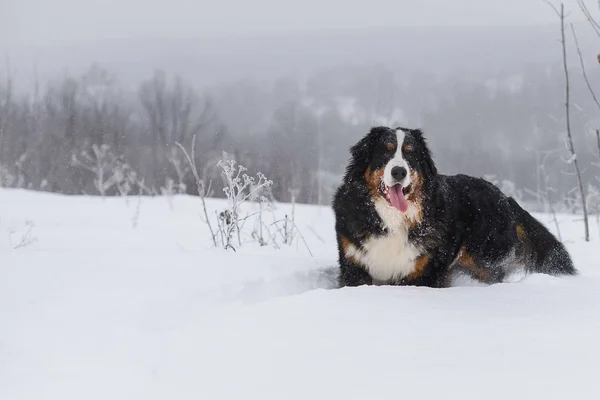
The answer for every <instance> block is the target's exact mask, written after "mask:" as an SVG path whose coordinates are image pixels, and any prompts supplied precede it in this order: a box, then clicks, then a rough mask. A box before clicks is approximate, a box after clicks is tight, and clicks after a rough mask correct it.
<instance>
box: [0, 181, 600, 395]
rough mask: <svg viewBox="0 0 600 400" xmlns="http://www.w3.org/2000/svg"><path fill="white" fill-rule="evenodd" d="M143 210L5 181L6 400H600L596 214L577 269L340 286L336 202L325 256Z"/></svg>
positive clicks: (317, 217)
mask: <svg viewBox="0 0 600 400" xmlns="http://www.w3.org/2000/svg"><path fill="white" fill-rule="evenodd" d="M137 204H138V199H137V198H136V197H132V198H130V199H129V204H126V202H125V200H124V199H123V198H107V199H105V200H103V199H101V198H95V197H66V196H60V195H52V194H41V193H34V192H28V191H22V190H6V189H3V190H0V321H1V326H0V399H3V400H17V399H27V400H29V399H36V400H38V399H60V400H69V399H77V400H80V399H86V400H90V399H103V400H106V399H143V400H151V399H176V400H177V399H277V400H280V399H328V400H331V399H401V398H410V399H441V398H444V399H507V398H514V399H544V400H547V399H598V398H600V384H599V383H598V377H599V374H600V262H599V261H598V260H599V255H600V246H599V243H600V238H599V235H598V225H597V224H596V221H595V220H593V221H592V228H593V233H594V234H593V238H592V239H593V240H592V242H591V243H585V242H583V240H582V234H583V226H582V221H581V218H580V217H578V216H574V215H560V216H559V218H560V227H561V230H562V235H563V239H564V240H565V243H566V244H567V246H568V249H569V251H570V252H571V255H572V257H573V259H574V261H575V264H576V267H577V268H578V269H579V271H580V274H579V275H578V276H576V277H561V278H557V277H551V276H546V275H529V276H525V277H514V278H513V279H512V280H511V281H510V282H509V283H503V284H498V285H492V286H483V285H474V284H473V283H471V282H469V281H468V280H464V281H462V282H457V286H456V287H453V288H449V289H431V288H418V287H387V286H379V287H358V288H343V289H334V288H333V286H334V282H335V278H336V273H337V269H336V264H337V260H336V259H337V249H336V244H335V235H334V230H333V224H334V220H333V214H332V212H331V210H330V209H329V208H327V207H316V206H297V209H296V221H297V223H298V226H299V228H300V231H301V232H302V234H303V236H304V237H305V239H306V242H307V244H308V246H309V248H310V250H311V251H312V253H313V256H311V255H309V254H308V251H307V250H306V247H305V246H304V244H303V243H302V241H298V242H297V243H295V244H294V245H292V246H285V247H284V248H282V249H279V250H277V249H274V248H271V247H262V248H261V247H258V246H257V245H253V244H246V245H245V246H243V247H242V248H240V249H238V251H237V252H235V253H234V252H232V251H225V250H221V249H214V248H212V245H211V242H210V236H209V234H208V230H207V228H206V227H205V225H204V224H203V222H202V220H201V218H200V216H201V208H200V202H199V199H197V198H194V197H188V196H176V197H175V198H174V199H173V202H172V206H171V207H170V205H169V202H168V201H167V199H166V198H164V197H162V198H142V199H141V202H140V203H139V204H140V206H139V210H137V211H136V209H137V208H138V207H137ZM223 205H224V203H223V202H222V201H219V200H210V201H209V208H210V209H211V213H212V211H213V210H216V209H220V208H222V207H223ZM286 212H288V213H289V212H290V206H289V205H278V208H277V210H276V213H277V214H278V215H280V216H281V215H283V214H284V213H286ZM136 213H138V214H139V215H138V224H137V226H135V227H134V226H133V225H134V224H133V220H134V219H135V215H136ZM537 217H538V218H540V220H541V221H542V222H544V223H545V224H547V225H548V226H549V227H550V228H553V226H554V225H553V224H552V223H551V220H550V218H549V217H548V216H546V215H537ZM28 231H29V236H27V232H28ZM27 238H29V239H30V240H27ZM246 238H247V236H246ZM31 240H34V241H33V242H32V243H29V242H30V241H31ZM23 242H24V244H25V245H24V246H21V247H19V248H16V249H15V248H14V247H18V245H19V244H23Z"/></svg>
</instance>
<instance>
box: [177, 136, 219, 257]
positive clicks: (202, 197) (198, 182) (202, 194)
mask: <svg viewBox="0 0 600 400" xmlns="http://www.w3.org/2000/svg"><path fill="white" fill-rule="evenodd" d="M175 144H176V145H177V146H178V147H179V148H180V149H181V151H182V152H183V155H184V156H185V158H186V159H187V162H188V163H189V164H190V167H191V168H192V174H193V175H194V180H195V181H196V188H197V189H198V196H200V201H202V210H203V212H204V222H206V225H208V229H210V236H211V238H212V241H213V244H214V246H215V247H217V236H216V233H215V232H214V230H213V227H212V225H211V223H210V218H209V217H208V211H207V210H206V194H207V193H206V187H205V185H204V182H203V181H202V180H201V179H200V176H199V175H198V169H197V168H196V162H195V161H194V154H196V152H195V149H196V135H194V136H193V137H192V156H191V157H190V155H189V153H188V152H187V150H186V149H185V148H184V147H183V146H182V145H181V143H179V142H175Z"/></svg>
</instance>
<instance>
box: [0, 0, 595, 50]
mask: <svg viewBox="0 0 600 400" xmlns="http://www.w3.org/2000/svg"><path fill="white" fill-rule="evenodd" d="M565 3H566V4H569V3H570V4H572V5H574V4H575V0H567V1H566V2H565ZM594 3H595V2H594ZM0 19H1V20H0V25H2V27H0V34H1V38H0V41H2V42H0V44H4V45H7V44H10V45H15V44H18V45H22V44H35V45H39V44H43V45H45V44H57V43H63V44H64V43H69V42H73V41H82V40H84V41H87V40H94V39H108V38H131V37H169V38H172V37H198V36H231V35H235V36H239V35H249V34H262V33H282V32H290V31H312V30H323V29H333V30H335V29H348V28H350V29H353V28H369V27H389V26H403V25H482V24H485V25H490V24H493V25H509V24H519V25H521V24H539V23H546V22H551V21H554V20H555V16H554V15H553V14H552V11H551V10H550V9H549V8H548V6H547V5H546V4H544V3H543V1H542V0H360V1H357V0H292V1H289V0H211V1H206V0H0Z"/></svg>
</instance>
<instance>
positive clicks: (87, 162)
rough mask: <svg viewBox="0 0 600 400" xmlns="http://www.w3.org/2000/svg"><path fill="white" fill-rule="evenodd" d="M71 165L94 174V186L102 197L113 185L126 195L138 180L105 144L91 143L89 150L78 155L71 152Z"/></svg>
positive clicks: (128, 167)
mask: <svg viewBox="0 0 600 400" xmlns="http://www.w3.org/2000/svg"><path fill="white" fill-rule="evenodd" d="M71 165H73V166H77V167H81V168H83V169H85V170H88V171H90V172H92V173H93V174H94V180H93V182H94V187H95V188H96V190H97V191H98V193H99V194H100V195H101V196H102V197H105V196H106V192H108V190H110V189H111V188H113V187H115V188H116V189H117V191H118V192H119V193H120V194H121V195H122V196H127V195H128V194H129V193H130V192H131V189H132V186H133V184H134V183H136V182H137V180H138V179H137V174H136V173H135V171H134V170H133V169H132V168H131V167H130V166H129V164H127V163H126V162H124V161H123V160H122V159H121V158H120V157H118V156H116V155H115V154H114V153H113V152H112V150H111V148H110V146H109V145H107V144H102V145H97V144H93V145H92V147H91V150H84V151H81V152H80V153H79V154H78V155H77V154H73V155H72V157H71Z"/></svg>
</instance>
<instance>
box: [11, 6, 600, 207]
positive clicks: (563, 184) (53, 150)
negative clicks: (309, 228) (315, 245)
mask: <svg viewBox="0 0 600 400" xmlns="http://www.w3.org/2000/svg"><path fill="white" fill-rule="evenodd" d="M555 4H557V5H558V3H556V2H555ZM588 5H589V7H590V9H591V10H592V11H593V13H594V15H598V16H600V8H599V7H598V4H597V2H595V1H589V2H588ZM565 6H566V9H567V10H568V12H569V14H568V18H567V21H568V22H569V23H571V22H572V23H574V26H575V28H576V30H577V35H578V38H579V42H580V45H581V48H582V55H583V58H584V62H585V64H586V68H587V71H588V75H589V78H590V82H591V84H592V86H593V87H594V88H597V87H600V65H599V64H598V61H597V60H596V56H597V54H598V53H600V38H598V36H596V35H595V34H594V32H593V31H592V30H591V28H590V26H589V24H588V23H587V22H585V19H584V17H583V15H582V14H581V12H580V10H579V8H578V7H577V4H576V1H575V0H573V1H566V2H565ZM0 19H1V20H0V46H1V48H2V55H3V60H2V61H3V62H2V63H1V66H0V186H7V187H20V188H30V189H35V190H45V191H53V192H59V193H65V194H99V190H98V179H99V176H101V178H102V180H103V182H104V183H105V187H106V193H107V194H115V195H116V194H123V193H124V192H127V193H135V194H137V193H148V194H160V193H179V192H187V193H192V194H194V193H196V186H195V184H194V181H193V177H192V174H191V171H190V170H189V167H188V165H187V164H186V161H185V159H184V158H183V156H182V154H181V151H180V150H179V148H178V147H177V146H175V143H176V142H180V143H181V144H183V145H184V146H185V147H186V148H188V149H190V146H191V143H192V138H193V137H194V136H195V137H196V149H195V154H194V155H193V156H194V159H195V161H196V164H197V167H198V170H199V173H200V175H201V178H202V179H203V180H204V181H205V182H212V189H213V193H214V195H215V196H221V195H222V187H223V182H222V180H221V175H220V171H219V169H218V168H217V166H216V163H217V162H218V161H219V160H220V159H223V158H230V159H231V158H233V159H236V160H237V161H238V162H239V163H241V164H243V165H244V166H246V167H248V168H249V170H250V171H251V172H256V171H261V172H263V173H264V174H265V175H267V177H269V178H270V179H272V180H273V181H274V187H273V196H274V198H276V199H277V200H280V201H289V200H290V199H291V197H292V195H294V196H295V199H296V200H297V201H300V202H307V203H322V204H328V203H329V202H330V198H331V194H332V191H333V190H334V189H335V187H336V185H337V184H338V183H339V180H340V176H341V173H342V172H343V169H344V167H345V164H346V162H347V160H348V147H349V146H350V145H352V144H353V143H354V142H356V141H357V140H358V139H359V138H360V137H361V136H362V135H364V134H365V133H366V132H367V131H368V130H369V129H370V127H371V126H373V125H378V124H385V125H390V126H394V125H402V126H406V127H411V128H417V127H418V128H422V129H424V131H425V135H426V137H427V138H428V140H429V143H430V146H431V148H432V149H433V153H434V157H435V160H436V162H437V164H438V167H439V168H440V170H441V171H442V172H443V173H458V172H461V173H467V174H471V175H475V176H486V177H487V178H488V179H491V180H494V181H496V182H497V183H498V185H499V186H501V188H502V189H503V190H504V191H505V192H508V194H511V195H515V196H518V197H520V198H521V199H523V201H527V202H529V203H530V205H531V206H532V207H546V206H547V204H546V203H547V202H548V201H549V202H551V203H553V204H554V205H555V206H556V207H564V208H568V209H570V210H574V211H577V210H576V207H578V206H577V204H578V203H577V196H578V193H577V192H576V191H575V190H574V189H575V187H576V178H575V176H574V174H573V169H572V166H571V165H569V164H567V163H566V161H567V159H568V158H569V153H568V151H567V149H566V147H565V142H564V137H565V117H564V114H565V113H564V71H563V69H562V59H561V56H562V54H561V47H560V43H559V39H560V25H559V19H558V18H557V16H556V15H555V14H554V12H553V11H552V9H551V8H550V7H549V6H548V5H547V4H545V3H544V2H543V1H541V0H504V1H492V0H455V1H446V0H428V1H416V0H413V1H407V0H395V1H383V0H372V1H369V2H354V3H353V2H347V1H342V0H321V1H318V0H305V1H302V2H300V1H292V2H289V1H288V2H282V1H275V0H257V1H252V2H247V1H242V0H225V1H219V2H206V1H191V0H170V1H164V2H163V1H156V0H147V1H142V0H121V1H116V0H108V1H107V0H104V1H101V0H86V1H77V0H55V1H45V0H0ZM567 34H568V35H567V44H568V46H569V47H568V53H569V54H568V58H569V60H568V61H569V68H570V73H571V80H572V82H571V84H572V128H573V134H574V138H575V147H576V150H577V152H578V158H579V160H580V163H581V166H582V168H583V175H584V181H585V186H586V191H587V194H588V195H589V196H590V199H589V202H590V203H591V204H590V205H591V206H592V211H595V209H594V208H593V207H597V206H593V204H596V203H599V201H598V198H599V196H598V191H597V189H596V188H597V187H598V186H600V185H599V182H598V180H597V175H598V171H599V170H598V168H599V167H598V166H597V164H598V162H599V155H598V150H599V149H598V145H597V141H596V133H595V130H596V128H600V118H599V117H600V111H599V109H598V107H597V105H596V104H595V103H594V101H593V99H592V97H591V96H590V94H589V92H588V89H587V88H586V86H585V82H584V80H583V78H582V74H581V66H580V64H579V58H578V55H577V52H576V50H575V47H574V44H573V37H572V34H571V32H570V27H568V31H567ZM594 202H596V203H594Z"/></svg>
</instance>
